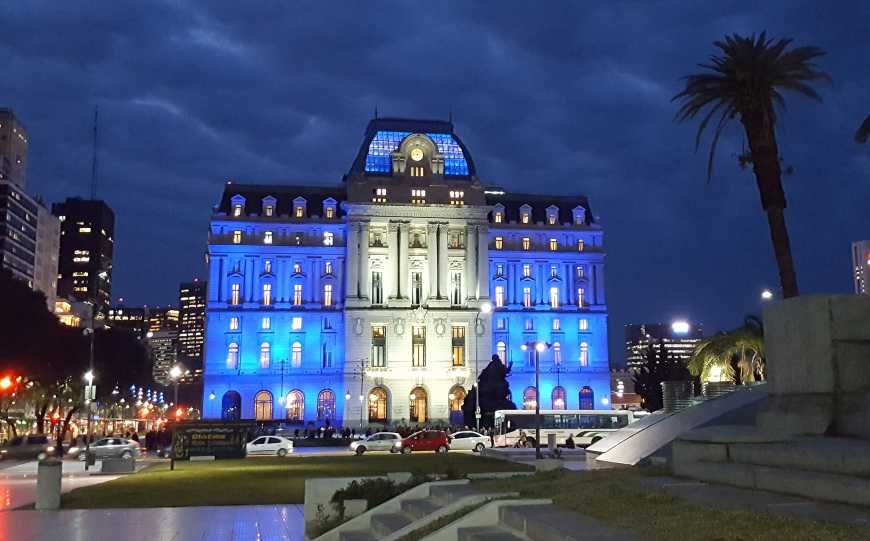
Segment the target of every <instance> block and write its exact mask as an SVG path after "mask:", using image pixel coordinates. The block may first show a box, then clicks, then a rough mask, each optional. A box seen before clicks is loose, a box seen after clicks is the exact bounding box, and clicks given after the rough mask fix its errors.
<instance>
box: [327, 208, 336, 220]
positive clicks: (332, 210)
mask: <svg viewBox="0 0 870 541" xmlns="http://www.w3.org/2000/svg"><path fill="white" fill-rule="evenodd" d="M333 218H335V208H334V207H326V219H327V220H331V219H333Z"/></svg>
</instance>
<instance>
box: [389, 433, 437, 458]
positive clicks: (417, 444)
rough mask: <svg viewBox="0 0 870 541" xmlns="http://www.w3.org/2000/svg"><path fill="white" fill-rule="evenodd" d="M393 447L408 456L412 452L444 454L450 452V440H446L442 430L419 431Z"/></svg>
mask: <svg viewBox="0 0 870 541" xmlns="http://www.w3.org/2000/svg"><path fill="white" fill-rule="evenodd" d="M395 447H396V450H398V451H401V452H402V454H404V455H409V454H411V452H412V451H435V452H436V453H446V452H447V451H449V450H450V440H449V439H448V438H447V432H444V431H443V430H421V431H420V432H415V433H413V434H411V435H410V436H408V437H407V438H405V439H403V440H402V441H399V442H396V445H395Z"/></svg>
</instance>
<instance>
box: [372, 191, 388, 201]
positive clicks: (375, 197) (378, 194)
mask: <svg viewBox="0 0 870 541" xmlns="http://www.w3.org/2000/svg"><path fill="white" fill-rule="evenodd" d="M386 202H387V189H386V188H375V189H374V190H373V191H372V203H386Z"/></svg>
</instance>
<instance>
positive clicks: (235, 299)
mask: <svg viewBox="0 0 870 541" xmlns="http://www.w3.org/2000/svg"><path fill="white" fill-rule="evenodd" d="M241 290H242V285H241V284H233V285H232V288H231V293H230V304H239V300H240V297H241V293H242V291H241Z"/></svg>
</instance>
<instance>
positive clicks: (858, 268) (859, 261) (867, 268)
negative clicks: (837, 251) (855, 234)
mask: <svg viewBox="0 0 870 541" xmlns="http://www.w3.org/2000/svg"><path fill="white" fill-rule="evenodd" d="M852 270H853V272H854V278H855V293H856V294H857V295H867V293H868V289H870V288H868V286H867V279H868V278H870V274H868V273H870V240H859V241H855V242H853V243H852Z"/></svg>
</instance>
